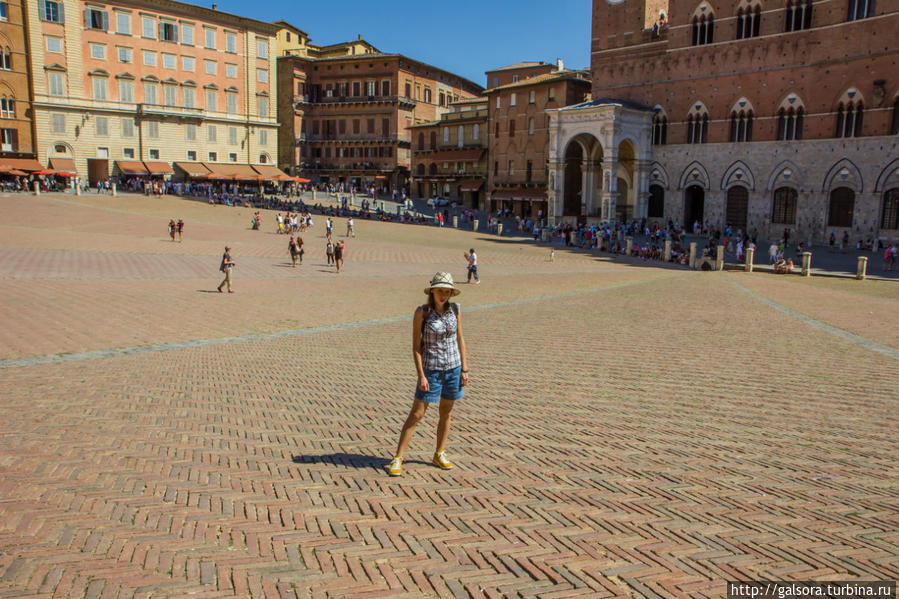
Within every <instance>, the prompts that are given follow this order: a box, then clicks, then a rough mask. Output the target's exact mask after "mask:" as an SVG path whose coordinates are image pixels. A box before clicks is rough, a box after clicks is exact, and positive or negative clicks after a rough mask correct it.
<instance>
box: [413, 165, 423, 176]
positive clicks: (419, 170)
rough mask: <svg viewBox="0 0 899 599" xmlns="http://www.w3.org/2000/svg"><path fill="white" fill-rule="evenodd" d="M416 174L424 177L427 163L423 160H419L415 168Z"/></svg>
mask: <svg viewBox="0 0 899 599" xmlns="http://www.w3.org/2000/svg"><path fill="white" fill-rule="evenodd" d="M415 174H416V175H418V176H419V177H423V176H424V174H425V165H424V163H423V162H419V163H418V166H417V167H416V168H415Z"/></svg>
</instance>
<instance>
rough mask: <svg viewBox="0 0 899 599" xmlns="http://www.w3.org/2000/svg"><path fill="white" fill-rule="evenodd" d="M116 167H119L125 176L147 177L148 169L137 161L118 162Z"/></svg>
mask: <svg viewBox="0 0 899 599" xmlns="http://www.w3.org/2000/svg"><path fill="white" fill-rule="evenodd" d="M115 165H116V166H117V167H119V170H120V171H122V174H123V175H146V174H148V173H147V167H145V166H144V164H143V163H142V162H137V161H135V160H116V161H115Z"/></svg>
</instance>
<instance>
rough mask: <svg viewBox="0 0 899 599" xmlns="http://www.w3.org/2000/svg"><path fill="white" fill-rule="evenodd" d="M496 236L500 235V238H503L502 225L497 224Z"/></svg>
mask: <svg viewBox="0 0 899 599" xmlns="http://www.w3.org/2000/svg"><path fill="white" fill-rule="evenodd" d="M496 234H497V235H499V236H500V237H502V236H503V224H502V223H496Z"/></svg>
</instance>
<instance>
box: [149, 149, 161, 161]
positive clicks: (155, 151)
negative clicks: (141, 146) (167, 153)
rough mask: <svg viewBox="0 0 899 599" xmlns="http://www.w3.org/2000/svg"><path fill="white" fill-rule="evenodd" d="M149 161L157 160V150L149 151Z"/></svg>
mask: <svg viewBox="0 0 899 599" xmlns="http://www.w3.org/2000/svg"><path fill="white" fill-rule="evenodd" d="M150 160H159V150H156V149H152V148H151V149H150Z"/></svg>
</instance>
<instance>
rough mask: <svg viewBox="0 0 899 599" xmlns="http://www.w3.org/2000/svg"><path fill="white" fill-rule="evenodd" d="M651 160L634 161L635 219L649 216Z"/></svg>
mask: <svg viewBox="0 0 899 599" xmlns="http://www.w3.org/2000/svg"><path fill="white" fill-rule="evenodd" d="M650 164H651V163H650V161H649V160H635V161H634V218H636V219H638V220H639V219H641V218H646V216H647V214H649V197H650V194H649V165H650Z"/></svg>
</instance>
